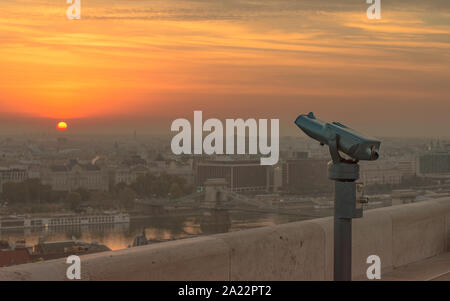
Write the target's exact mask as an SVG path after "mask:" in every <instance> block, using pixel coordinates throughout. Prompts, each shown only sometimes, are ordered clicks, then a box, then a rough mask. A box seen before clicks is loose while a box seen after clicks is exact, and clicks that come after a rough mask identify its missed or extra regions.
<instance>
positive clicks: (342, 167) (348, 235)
mask: <svg viewBox="0 0 450 301" xmlns="http://www.w3.org/2000/svg"><path fill="white" fill-rule="evenodd" d="M338 139H339V137H338V136H336V137H335V138H334V139H331V140H330V141H329V144H328V145H329V149H330V154H331V158H332V161H330V162H329V163H328V178H329V179H331V180H334V181H335V200H334V280H335V281H351V280H352V218H357V217H362V209H357V208H356V183H355V181H356V180H357V179H358V178H359V165H358V161H356V160H347V159H344V158H342V157H341V156H340V155H339V151H338V147H337V145H338V141H337V140H338Z"/></svg>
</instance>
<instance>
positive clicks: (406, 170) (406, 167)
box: [396, 159, 417, 177]
mask: <svg viewBox="0 0 450 301" xmlns="http://www.w3.org/2000/svg"><path fill="white" fill-rule="evenodd" d="M396 165H397V167H398V170H399V171H400V173H401V174H402V177H412V176H415V175H416V174H417V166H416V165H417V162H416V160H414V159H413V160H398V161H397V164H396Z"/></svg>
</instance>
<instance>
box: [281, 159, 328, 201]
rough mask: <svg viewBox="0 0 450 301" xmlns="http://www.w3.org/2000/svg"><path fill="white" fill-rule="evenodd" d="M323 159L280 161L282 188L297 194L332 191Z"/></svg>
mask: <svg viewBox="0 0 450 301" xmlns="http://www.w3.org/2000/svg"><path fill="white" fill-rule="evenodd" d="M328 161H329V160H325V159H312V158H309V159H307V158H305V159H292V160H286V161H284V162H283V163H282V181H283V190H284V191H286V192H291V193H298V194H322V193H327V192H332V191H333V182H332V181H331V180H329V179H328V166H327V164H328Z"/></svg>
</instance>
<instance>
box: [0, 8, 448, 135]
mask: <svg viewBox="0 0 450 301" xmlns="http://www.w3.org/2000/svg"><path fill="white" fill-rule="evenodd" d="M65 2H66V1H63V0H60V1H50V0H40V1H31V0H17V1H4V0H0V41H1V45H2V47H1V49H0V69H1V70H2V71H1V72H0V106H1V109H0V117H1V118H0V119H1V122H0V132H2V131H15V130H17V131H22V132H23V131H27V130H30V131H38V132H39V131H42V132H44V131H47V130H49V129H52V128H53V127H54V126H56V121H58V120H61V119H64V120H66V121H67V122H68V123H69V130H71V131H95V132H114V131H118V132H127V131H131V130H133V129H137V130H138V131H140V132H160V131H169V129H170V124H171V122H172V121H173V120H174V119H176V118H180V117H183V118H188V119H192V117H193V111H194V110H203V112H204V116H205V118H211V117H216V118H244V119H246V118H279V119H280V127H281V131H280V135H282V136H283V135H295V134H296V133H299V131H298V129H297V128H296V127H295V125H294V124H293V121H294V119H295V117H296V116H297V115H298V114H300V113H307V112H309V111H314V112H315V113H316V116H318V117H319V118H321V119H324V120H326V121H341V122H343V123H346V124H348V125H350V126H352V127H355V128H358V129H360V130H361V131H364V132H367V133H370V134H372V135H378V136H430V137H438V136H441V137H448V136H450V133H449V130H448V129H449V128H450V118H449V112H450V86H449V78H450V68H449V66H450V64H449V63H450V51H449V50H450V2H449V1H447V0H432V1H416V0H413V1H406V0H404V1H395V3H391V2H389V1H382V19H381V20H376V21H373V20H368V19H367V18H366V9H367V7H368V6H369V5H368V4H366V3H365V2H366V1H365V0H352V1H345V3H344V2H336V1H331V0H326V1H313V0H309V1H294V0H284V1H280V0H277V1H276V0H260V1H249V0H241V1H237V0H227V1H211V0H209V1H206V0H190V1H189V0H177V1H172V0H169V1H167V0H165V1H162V0H159V1H117V0H115V1H106V0H100V1H87V0H81V2H82V17H81V20H77V21H73V20H72V21H71V20H68V19H67V18H66V15H65V12H66V9H67V7H68V5H67V4H66V3H65ZM55 131H56V129H55Z"/></svg>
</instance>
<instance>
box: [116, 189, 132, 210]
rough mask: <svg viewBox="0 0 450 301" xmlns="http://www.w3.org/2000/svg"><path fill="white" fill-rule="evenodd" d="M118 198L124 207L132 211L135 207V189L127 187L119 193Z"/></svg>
mask: <svg viewBox="0 0 450 301" xmlns="http://www.w3.org/2000/svg"><path fill="white" fill-rule="evenodd" d="M118 198H119V202H120V204H121V205H122V206H124V207H125V208H128V209H130V208H132V207H133V205H134V203H133V201H134V199H135V198H136V193H135V192H134V191H133V189H131V188H129V187H125V188H123V189H122V190H120V191H119V193H118Z"/></svg>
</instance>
